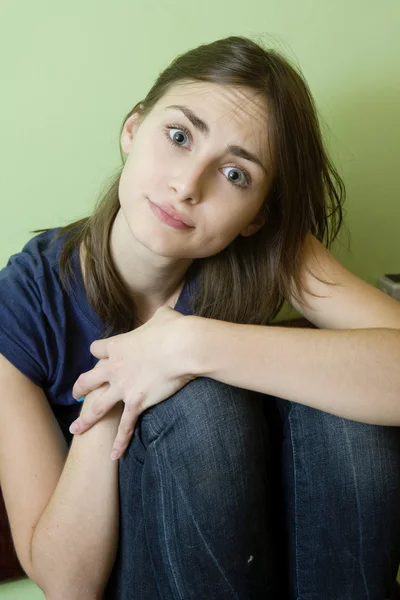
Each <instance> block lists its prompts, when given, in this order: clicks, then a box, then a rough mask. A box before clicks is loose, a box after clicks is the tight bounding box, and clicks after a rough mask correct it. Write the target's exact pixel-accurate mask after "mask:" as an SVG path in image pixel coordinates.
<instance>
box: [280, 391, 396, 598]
mask: <svg viewBox="0 0 400 600" xmlns="http://www.w3.org/2000/svg"><path fill="white" fill-rule="evenodd" d="M269 398H270V399H272V397H271V396H270V397H269ZM274 400H275V402H276V407H277V409H278V410H279V413H280V417H281V423H282V433H283V445H282V460H283V476H282V477H283V488H284V491H283V495H284V500H285V502H284V505H285V511H286V530H287V532H288V536H289V544H288V550H289V557H290V560H289V563H290V569H289V574H288V575H289V580H290V589H291V591H290V597H291V598H292V599H293V600H294V599H296V600H321V598H324V599H326V600H386V599H389V598H390V596H391V593H393V586H394V584H395V579H396V573H397V568H398V564H399V560H400V429H399V428H397V427H381V426H375V425H369V424H364V423H358V422H355V421H349V420H347V419H343V418H339V417H336V416H333V415H331V414H328V413H325V412H323V411H319V410H315V409H313V408H310V407H307V406H303V405H300V404H296V403H292V402H287V401H285V400H282V399H277V398H275V399H274Z"/></svg>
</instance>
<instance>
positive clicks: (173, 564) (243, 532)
mask: <svg viewBox="0 0 400 600" xmlns="http://www.w3.org/2000/svg"><path fill="white" fill-rule="evenodd" d="M263 402H264V400H263V397H262V396H261V395H258V394H254V393H252V392H248V391H246V390H241V389H239V388H233V387H230V386H227V385H225V384H222V383H219V382H216V381H213V380H210V379H207V378H199V379H196V380H194V381H193V382H191V383H189V384H188V385H186V386H185V387H184V388H182V389H181V390H180V391H179V392H178V393H177V394H175V395H174V396H173V397H171V398H169V399H168V400H166V401H165V402H162V403H160V404H158V405H156V406H154V407H152V408H151V409H149V410H148V411H146V412H145V413H144V414H143V415H142V416H141V419H140V422H139V423H138V426H137V428H136V431H135V436H134V438H133V440H132V443H131V445H130V447H129V449H128V451H127V453H126V456H125V457H123V458H122V459H121V461H120V497H121V500H120V504H121V520H120V522H121V528H120V529H121V536H120V547H119V553H118V557H117V560H116V563H115V566H114V570H113V573H112V577H111V579H110V582H109V586H108V595H107V596H106V597H107V598H113V599H118V600H130V599H135V600H136V599H137V598H140V599H141V600H156V599H160V600H189V599H191V598H193V599H195V600H203V599H204V600H210V598H218V600H224V599H227V600H228V599H229V600H234V599H238V600H242V599H243V600H244V599H246V600H247V599H248V600H250V599H256V600H257V599H261V598H262V599H263V600H264V598H271V599H274V598H275V597H276V595H275V587H274V585H275V583H274V578H275V575H276V571H275V567H274V563H273V550H272V545H273V542H272V540H271V537H270V517H271V514H270V511H269V510H268V506H267V493H268V492H269V490H268V485H269V483H268V465H267V460H266V459H267V457H268V455H269V442H268V434H267V425H266V420H265V418H264V414H263Z"/></svg>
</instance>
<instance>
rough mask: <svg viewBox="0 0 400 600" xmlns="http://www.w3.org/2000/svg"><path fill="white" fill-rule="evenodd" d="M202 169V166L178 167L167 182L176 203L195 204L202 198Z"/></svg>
mask: <svg viewBox="0 0 400 600" xmlns="http://www.w3.org/2000/svg"><path fill="white" fill-rule="evenodd" d="M203 176H204V168H203V167H202V166H199V165H198V166H190V165H189V164H188V163H187V164H186V165H185V166H180V168H179V170H175V171H174V173H173V174H172V176H171V177H170V180H169V189H170V190H171V192H172V195H173V196H174V197H175V199H176V200H177V201H178V202H184V201H188V202H190V203H191V204H197V203H198V202H200V200H201V197H202V187H203Z"/></svg>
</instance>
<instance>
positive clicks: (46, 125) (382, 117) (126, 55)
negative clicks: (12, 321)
mask: <svg viewBox="0 0 400 600" xmlns="http://www.w3.org/2000/svg"><path fill="white" fill-rule="evenodd" d="M399 31H400V3H399V2H398V0H383V2H381V3H379V5H378V3H373V2H366V1H365V0H364V1H363V0H332V1H328V0H319V1H317V0H314V1H311V0H279V1H278V0H274V1H268V0H263V1H261V0H247V1H246V2H242V1H238V0H230V1H229V2H227V1H226V0H203V1H202V2H194V1H191V0H162V1H161V0H159V1H158V2H156V1H155V0H150V1H149V0H147V1H144V0H142V1H140V2H139V1H138V0H131V1H129V2H128V1H127V0H113V2H111V1H109V0H107V1H106V0H100V1H99V0H97V1H95V0H69V2H57V1H54V0H36V1H35V2H30V1H29V0H25V1H24V2H21V1H18V0H14V2H12V3H11V0H8V2H7V0H5V1H4V3H3V4H2V10H1V17H0V57H1V58H0V61H1V63H2V64H1V74H2V75H1V81H2V83H1V88H2V91H1V95H0V103H1V111H0V112H1V137H0V158H1V170H0V177H1V179H0V184H1V213H0V214H1V217H0V265H1V266H2V265H3V264H4V263H5V262H6V260H7V258H8V256H9V255H10V254H11V253H14V252H17V251H19V250H20V249H21V247H22V245H23V244H24V243H25V241H26V240H27V239H28V238H29V237H30V233H29V232H30V230H32V229H35V228H40V227H46V226H49V227H51V226H57V225H62V224H66V223H68V222H69V221H71V220H74V219H77V218H79V217H82V216H84V215H86V214H87V213H88V212H89V211H90V210H91V208H92V206H93V204H94V202H95V200H96V197H97V194H98V191H99V189H100V188H101V186H102V184H103V183H104V182H105V180H106V178H107V177H108V176H109V175H110V174H111V172H112V171H113V169H114V168H115V167H116V166H118V164H119V154H118V131H119V126H120V123H121V120H122V118H123V117H124V115H125V114H126V113H127V112H128V110H129V109H130V108H131V107H132V106H133V105H134V104H135V103H136V102H137V101H138V100H139V99H141V98H142V96H143V95H144V94H145V93H146V91H147V89H148V87H149V85H150V84H151V83H152V82H153V80H154V78H155V77H156V75H157V74H158V72H159V71H160V70H161V69H163V68H164V67H165V66H166V65H167V64H168V62H169V61H170V60H171V59H172V58H173V57H174V56H175V55H176V54H177V53H179V52H182V51H185V50H186V49H188V48H190V47H193V46H195V45H198V44H200V43H204V42H208V41H212V40H214V39H216V38H218V37H224V36H226V35H231V34H244V35H249V36H252V37H257V36H260V37H261V39H263V40H268V41H269V42H270V43H271V44H273V45H274V47H276V48H278V49H279V50H281V51H282V52H284V53H285V54H286V55H288V56H289V57H290V58H292V59H294V60H295V61H297V62H298V63H299V64H300V66H301V68H302V70H303V73H304V74H305V76H306V79H307V80H308V82H309V84H310V87H311V90H312V92H313V94H314V97H315V99H316V102H317V106H318V109H319V112H320V115H321V118H322V120H323V129H324V131H327V134H326V139H327V141H328V145H329V148H330V151H331V154H332V156H333V159H334V161H335V162H336V165H337V167H338V169H339V172H340V173H341V174H342V176H343V178H344V180H345V182H346V184H347V190H348V199H347V203H346V211H347V213H346V223H347V227H348V230H349V232H350V239H351V251H350V252H349V251H348V250H347V249H346V248H345V246H342V245H338V246H337V247H336V248H335V250H334V252H335V254H336V255H337V256H338V257H339V258H340V260H342V262H343V263H344V264H345V265H346V266H347V267H348V268H350V269H351V270H353V271H354V272H355V273H356V274H357V275H359V276H360V277H362V278H363V279H365V280H367V281H369V282H370V283H372V284H376V281H377V279H378V278H379V276H380V275H382V274H383V273H388V272H399V271H400V192H399V181H398V180H399V171H400V161H399V158H400V69H399V57H400V36H399ZM343 242H344V243H345V244H347V237H343Z"/></svg>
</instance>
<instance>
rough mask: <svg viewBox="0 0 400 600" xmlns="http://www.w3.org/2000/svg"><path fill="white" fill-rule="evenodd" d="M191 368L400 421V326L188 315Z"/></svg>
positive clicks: (351, 415) (321, 405) (315, 403)
mask: <svg viewBox="0 0 400 600" xmlns="http://www.w3.org/2000/svg"><path fill="white" fill-rule="evenodd" d="M187 324H188V328H189V329H190V333H189V334H188V335H189V338H191V347H192V351H191V353H190V354H188V353H187V355H186V356H187V359H186V360H189V361H190V362H191V366H190V367H189V368H191V369H192V371H193V372H194V374H195V375H196V376H204V377H211V378H213V379H216V380H218V381H223V382H225V383H227V384H230V385H234V386H237V387H241V388H245V389H250V390H254V391H257V392H261V393H264V394H271V395H273V396H278V397H280V398H284V399H287V400H292V401H294V402H298V403H300V404H306V405H308V406H311V407H314V408H317V409H320V410H323V411H326V412H330V413H332V414H335V415H338V416H342V417H345V418H348V419H353V420H356V421H362V422H366V423H376V424H381V425H400V331H399V330H396V329H351V330H312V329H298V328H293V329H291V328H287V327H275V326H274V327H262V326H254V325H237V324H233V323H226V322H224V321H215V320H212V319H201V318H198V317H188V318H187Z"/></svg>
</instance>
